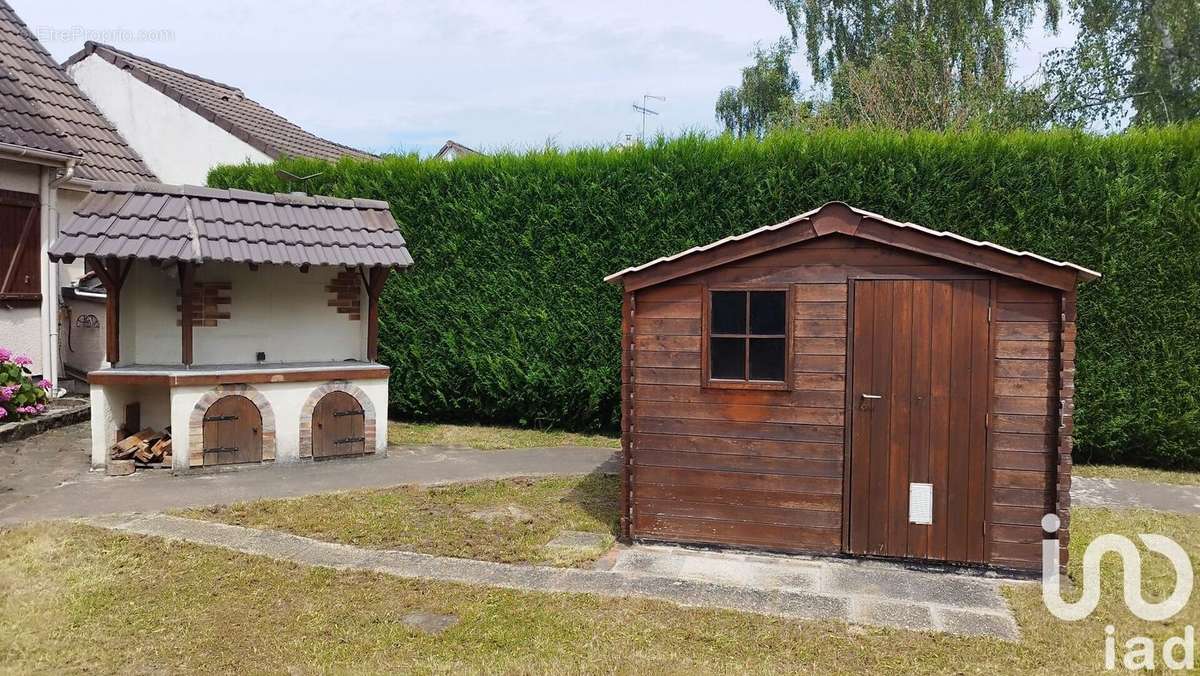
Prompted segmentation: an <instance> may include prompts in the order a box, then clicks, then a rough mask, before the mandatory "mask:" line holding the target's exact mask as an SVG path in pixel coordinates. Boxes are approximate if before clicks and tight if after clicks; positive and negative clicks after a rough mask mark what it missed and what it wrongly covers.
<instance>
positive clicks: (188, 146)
mask: <svg viewBox="0 0 1200 676" xmlns="http://www.w3.org/2000/svg"><path fill="white" fill-rule="evenodd" d="M68 72H69V73H70V75H71V77H72V78H74V79H75V82H77V83H78V84H79V88H80V89H82V90H83V92H84V93H85V94H87V95H88V97H89V98H91V99H92V101H94V102H95V103H96V105H97V106H98V107H99V108H100V111H101V112H102V113H104V116H105V117H107V118H108V119H109V121H111V122H112V123H113V125H114V126H116V128H117V131H119V132H121V135H122V136H124V137H125V140H126V141H128V142H129V145H130V146H132V147H133V149H134V150H136V151H137V152H138V154H139V155H141V156H142V159H143V160H144V161H145V162H146V165H147V166H149V167H150V170H151V171H153V172H154V173H155V174H156V175H157V176H158V177H159V179H160V180H162V181H163V182H165V183H183V184H192V185H206V184H207V181H208V171H209V170H210V169H212V168H213V167H215V166H217V165H218V164H243V163H246V162H251V163H267V162H270V161H271V158H270V157H268V156H267V155H266V153H263V152H262V151H260V150H258V149H256V148H254V147H253V146H251V145H249V144H248V143H246V142H245V141H242V140H241V139H239V138H237V137H236V136H234V135H232V134H230V133H229V132H227V131H225V130H224V129H221V128H220V127H218V126H217V125H215V124H213V123H211V122H209V121H208V120H205V119H204V118H203V117H201V116H199V115H197V114H196V113H194V112H192V111H190V110H188V109H187V108H185V107H183V106H182V105H180V104H179V103H177V102H175V101H173V100H171V99H170V98H169V97H167V96H164V95H163V94H162V93H161V92H159V91H158V90H156V89H154V88H153V87H151V86H150V85H147V84H146V83H144V82H142V81H140V80H138V79H137V78H135V77H133V76H132V75H130V74H129V73H127V72H125V71H124V70H122V69H120V68H117V67H116V66H114V65H112V64H111V63H109V62H107V61H105V60H104V59H103V58H101V57H99V56H96V55H95V54H92V55H91V56H88V57H87V58H85V59H83V60H82V61H79V62H78V63H75V64H73V65H71V66H70V67H69V68H68Z"/></svg>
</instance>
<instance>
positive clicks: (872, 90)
mask: <svg viewBox="0 0 1200 676" xmlns="http://www.w3.org/2000/svg"><path fill="white" fill-rule="evenodd" d="M947 52H948V48H947V47H946V46H945V45H944V44H942V43H940V42H939V41H938V40H937V39H936V37H935V36H932V35H929V34H925V35H906V34H900V35H898V36H895V37H893V38H892V39H890V40H888V41H887V42H885V43H884V44H883V45H882V46H881V49H880V51H879V53H877V54H876V55H875V56H874V57H872V58H871V59H870V60H869V61H868V62H867V63H866V64H863V65H858V64H851V63H846V64H842V66H841V67H840V68H838V70H837V72H835V73H834V75H833V77H832V82H831V92H832V96H831V100H830V101H829V103H828V104H827V105H824V106H822V107H821V109H820V116H821V117H823V118H824V120H825V122H826V123H827V124H831V125H834V126H838V127H848V126H872V127H882V128H887V129H904V130H911V129H933V130H939V131H950V130H960V129H965V128H968V127H974V128H986V129H1001V130H1007V129H1038V128H1042V127H1044V126H1045V125H1046V123H1047V122H1049V114H1048V111H1047V105H1046V94H1045V88H1044V87H1042V86H1037V87H1026V86H1023V85H1019V84H1010V83H1008V82H1006V81H994V80H992V79H990V78H984V79H974V80H971V81H969V82H963V81H962V80H961V79H960V78H959V77H958V75H957V73H956V72H955V70H954V68H953V66H952V61H953V58H952V56H951V55H950V54H948V53H947ZM997 58H1000V57H999V56H998V57H997ZM802 125H808V126H811V125H812V120H811V119H810V118H808V117H807V116H804V115H801V119H800V120H799V121H798V124H797V125H794V126H802Z"/></svg>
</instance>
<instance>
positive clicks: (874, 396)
mask: <svg viewBox="0 0 1200 676" xmlns="http://www.w3.org/2000/svg"><path fill="white" fill-rule="evenodd" d="M859 396H861V397H862V398H863V399H883V395H882V394H862V395H859Z"/></svg>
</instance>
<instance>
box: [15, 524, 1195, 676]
mask: <svg viewBox="0 0 1200 676" xmlns="http://www.w3.org/2000/svg"><path fill="white" fill-rule="evenodd" d="M1074 528H1075V531H1074V534H1073V538H1072V548H1073V549H1074V550H1076V556H1075V557H1074V558H1073V560H1074V561H1075V563H1074V564H1073V568H1075V570H1076V571H1078V561H1079V559H1080V558H1081V557H1080V556H1079V555H1080V554H1081V553H1082V549H1083V544H1084V543H1085V542H1086V541H1087V540H1089V539H1090V538H1091V536H1093V535H1095V534H1097V533H1100V532H1106V531H1110V530H1112V531H1115V532H1121V533H1125V534H1133V533H1137V532H1159V533H1162V534H1165V535H1169V536H1171V537H1174V538H1175V539H1176V540H1177V541H1179V542H1180V544H1181V545H1183V546H1184V548H1185V549H1186V550H1188V551H1189V552H1192V553H1193V559H1195V556H1196V552H1200V518H1198V517H1191V516H1177V515H1164V514H1158V513H1152V512H1143V511H1137V512H1124V513H1121V512H1112V511H1106V510H1093V509H1077V510H1075V518H1074ZM1115 562H1116V557H1105V560H1104V571H1105V582H1106V584H1105V591H1104V596H1103V602H1102V604H1101V608H1100V609H1099V610H1098V611H1097V612H1096V613H1095V614H1094V615H1093V617H1092V618H1090V619H1087V620H1083V621H1080V622H1072V623H1062V622H1059V621H1057V620H1054V619H1052V618H1050V617H1049V616H1048V614H1047V613H1046V612H1045V610H1044V609H1043V608H1042V605H1041V600H1040V592H1039V590H1038V588H1037V587H1036V586H1033V585H1024V586H1021V587H1018V588H1013V589H1011V590H1009V598H1010V601H1011V603H1012V604H1013V607H1014V610H1015V612H1016V614H1017V618H1018V621H1019V622H1020V624H1021V627H1022V632H1023V639H1022V641H1021V642H1020V643H1017V644H1008V643H1003V642H1000V641H996V640H992V639H970V638H959V637H951V636H941V635H927V634H920V633H915V632H906V631H901V630H887V629H876V628H858V627H854V628H849V627H846V626H845V625H842V624H838V623H833V622H792V621H786V620H779V619H773V618H767V617H760V616H756V615H749V614H740V613H735V612H729V611H718V610H703V609H689V608H678V607H675V606H672V605H670V604H666V603H661V602H654V601H641V600H625V599H600V598H597V597H593V596H587V595H577V594H536V593H524V592H514V591H505V590H495V589H487V588H482V587H471V586H463V585H454V584H442V583H431V582H422V581H412V580H399V579H395V578H389V577H387V576H383V575H377V574H367V573H353V572H335V571H332V570H329V569H324V568H303V567H298V566H294V565H291V564H284V563H277V562H273V561H271V560H268V559H264V558H256V557H250V556H245V555H242V554H236V553H231V552H226V551H223V550H219V549H214V548H208V547H202V546H197V545H190V544H186V543H171V542H167V541H163V540H155V539H150V538H142V537H138V536H129V535H118V534H112V533H108V532H105V531H101V530H96V529H92V528H88V527H84V526H74V525H68V524H62V523H47V524H40V525H35V526H29V527H24V528H20V529H15V530H7V531H0V671H2V672H9V673H31V672H40V673H63V672H84V671H87V672H89V673H148V672H155V673H157V672H171V673H200V672H204V673H212V672H241V673H311V672H318V671H336V672H349V671H353V672H367V673H370V672H375V673H380V672H389V673H395V672H411V671H417V672H457V671H475V672H478V671H488V672H523V673H528V672H546V671H550V672H564V671H565V672H608V673H611V672H619V673H647V672H649V673H658V672H664V673H709V672H743V671H745V672H759V673H765V672H780V671H791V672H795V671H803V672H820V673H826V672H832V673H845V672H866V671H874V672H881V673H896V672H901V673H911V672H930V673H946V672H957V673H986V674H990V673H1029V672H1034V673H1050V672H1053V673H1095V672H1097V671H1101V670H1103V668H1104V663H1103V655H1104V653H1103V645H1104V636H1105V634H1104V626H1105V624H1108V623H1114V624H1115V625H1116V626H1117V628H1118V638H1119V639H1120V641H1121V643H1123V642H1124V640H1125V639H1126V638H1128V637H1129V636H1132V635H1133V634H1143V635H1146V636H1150V637H1154V638H1155V639H1156V642H1157V643H1158V645H1161V641H1162V640H1163V639H1165V637H1167V636H1169V635H1178V634H1181V633H1182V630H1183V629H1182V628H1183V625H1185V624H1197V623H1200V610H1198V607H1200V604H1198V603H1197V602H1196V601H1195V600H1193V602H1192V603H1191V604H1190V605H1189V607H1188V608H1186V609H1185V610H1184V611H1183V613H1182V614H1181V615H1180V616H1177V617H1176V618H1174V619H1173V620H1171V621H1169V622H1160V623H1144V622H1141V621H1138V620H1135V619H1132V618H1131V617H1130V615H1129V614H1128V613H1127V612H1126V611H1124V610H1123V605H1122V604H1121V602H1120V593H1119V582H1118V579H1119V577H1120V567H1119V565H1115ZM1146 563H1147V564H1148V565H1147V566H1146V568H1147V573H1148V574H1147V575H1146V586H1147V589H1148V590H1149V592H1150V593H1149V594H1148V596H1157V597H1161V596H1162V595H1164V594H1165V593H1166V590H1167V589H1169V586H1170V585H1171V584H1172V582H1173V579H1172V578H1171V576H1170V575H1169V574H1166V573H1165V571H1166V570H1167V569H1168V566H1167V564H1166V563H1165V561H1163V560H1162V559H1161V558H1159V557H1147V559H1146ZM1118 608H1121V609H1118ZM414 611H424V612H432V613H448V614H453V615H456V616H457V617H458V618H459V620H460V622H459V624H457V625H456V626H454V627H452V628H451V629H449V630H447V631H446V632H445V633H443V634H440V635H436V636H431V635H427V634H423V633H420V632H419V631H417V630H414V629H411V628H409V627H408V626H407V625H405V624H403V623H402V622H401V618H402V617H403V616H404V615H406V614H407V613H410V612H414Z"/></svg>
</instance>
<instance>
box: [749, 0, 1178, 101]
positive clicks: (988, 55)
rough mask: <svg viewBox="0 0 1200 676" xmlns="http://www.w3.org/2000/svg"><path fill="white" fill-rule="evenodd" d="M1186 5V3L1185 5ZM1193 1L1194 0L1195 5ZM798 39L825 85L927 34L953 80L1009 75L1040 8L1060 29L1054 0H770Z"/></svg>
mask: <svg viewBox="0 0 1200 676" xmlns="http://www.w3.org/2000/svg"><path fill="white" fill-rule="evenodd" d="M1185 1H1186V0H1185ZM1193 1H1194V0H1193ZM770 2H771V4H772V5H773V6H774V7H775V8H776V9H778V10H779V11H780V12H782V13H783V15H784V16H785V17H786V18H787V21H788V24H789V26H790V27H791V31H792V39H793V40H795V41H796V42H797V43H799V42H800V40H801V38H803V41H804V45H805V48H806V51H807V55H808V62H809V66H810V67H811V69H812V75H813V79H814V80H816V81H817V82H829V81H830V80H831V79H832V78H833V76H834V74H835V73H836V72H837V71H838V69H839V68H841V67H842V66H843V65H845V64H849V65H854V66H865V65H867V64H868V63H870V62H871V61H872V59H874V58H875V57H876V56H877V55H879V54H880V53H881V52H882V51H884V49H885V48H886V45H887V43H888V41H889V40H891V39H892V38H894V37H896V36H898V35H908V36H922V35H924V36H931V37H932V39H934V40H936V41H937V43H938V44H939V45H941V46H942V47H943V48H944V50H945V55H946V59H947V63H948V65H949V67H950V70H951V72H952V73H953V75H954V76H955V78H956V79H958V80H960V81H962V82H968V83H969V82H972V81H975V80H980V79H985V80H989V81H990V82H993V83H1002V82H1005V81H1006V80H1007V78H1008V65H1009V59H1008V55H1009V42H1010V41H1011V40H1014V39H1020V38H1021V36H1023V35H1024V33H1025V31H1026V30H1027V29H1028V28H1029V26H1030V24H1031V23H1032V21H1033V19H1034V18H1035V16H1036V15H1037V12H1038V10H1039V9H1041V10H1043V11H1044V13H1045V24H1046V27H1047V28H1048V29H1050V30H1057V27H1058V18H1059V12H1060V6H1059V0H770Z"/></svg>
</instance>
